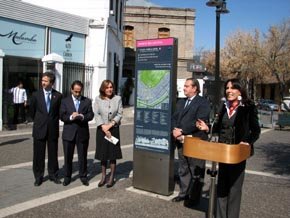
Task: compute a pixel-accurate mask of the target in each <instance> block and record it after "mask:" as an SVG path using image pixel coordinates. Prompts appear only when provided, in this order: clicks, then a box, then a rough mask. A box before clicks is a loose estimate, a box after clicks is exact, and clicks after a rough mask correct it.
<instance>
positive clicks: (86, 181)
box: [81, 178, 89, 186]
mask: <svg viewBox="0 0 290 218" xmlns="http://www.w3.org/2000/svg"><path fill="white" fill-rule="evenodd" d="M81 181H82V183H83V185H85V186H89V181H88V179H87V178H83V179H81Z"/></svg>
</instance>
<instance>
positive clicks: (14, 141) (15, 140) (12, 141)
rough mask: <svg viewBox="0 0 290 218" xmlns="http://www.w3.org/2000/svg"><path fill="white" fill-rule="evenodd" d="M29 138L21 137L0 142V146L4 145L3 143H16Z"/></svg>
mask: <svg viewBox="0 0 290 218" xmlns="http://www.w3.org/2000/svg"><path fill="white" fill-rule="evenodd" d="M29 139H30V138H22V139H13V140H8V141H5V142H1V143H0V146H4V145H11V144H17V143H20V142H23V141H26V140H29Z"/></svg>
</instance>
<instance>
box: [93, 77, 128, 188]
mask: <svg viewBox="0 0 290 218" xmlns="http://www.w3.org/2000/svg"><path fill="white" fill-rule="evenodd" d="M99 92H100V95H99V96H97V97H96V99H95V104H94V111H95V119H96V125H97V131H96V153H95V158H96V159H97V160H100V161H101V168H102V179H101V181H100V182H99V184H98V186H99V187H102V186H104V185H105V184H106V168H107V162H108V161H109V162H110V169H111V174H110V178H109V181H108V183H107V188H110V187H112V186H113V185H114V183H115V180H114V177H115V171H116V159H121V158H122V152H121V147H120V130H119V125H120V124H121V123H120V121H121V119H122V114H123V106H122V99H121V97H120V96H118V95H115V94H114V92H115V87H114V84H113V82H112V81H110V80H104V81H103V82H102V84H101V87H100V89H99Z"/></svg>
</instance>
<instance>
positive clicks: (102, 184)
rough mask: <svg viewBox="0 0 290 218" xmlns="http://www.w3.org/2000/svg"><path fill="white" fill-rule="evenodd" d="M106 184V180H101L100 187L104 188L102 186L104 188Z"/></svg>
mask: <svg viewBox="0 0 290 218" xmlns="http://www.w3.org/2000/svg"><path fill="white" fill-rule="evenodd" d="M105 184H106V180H105V179H104V180H101V181H100V182H99V184H98V187H102V186H104V185H105Z"/></svg>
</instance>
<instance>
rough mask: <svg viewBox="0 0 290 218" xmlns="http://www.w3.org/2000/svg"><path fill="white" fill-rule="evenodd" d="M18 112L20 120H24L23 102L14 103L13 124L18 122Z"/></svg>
mask: <svg viewBox="0 0 290 218" xmlns="http://www.w3.org/2000/svg"><path fill="white" fill-rule="evenodd" d="M19 114H20V117H21V121H20V122H22V123H23V122H24V121H25V120H26V119H25V107H24V103H21V104H14V114H13V124H18V115H19Z"/></svg>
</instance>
